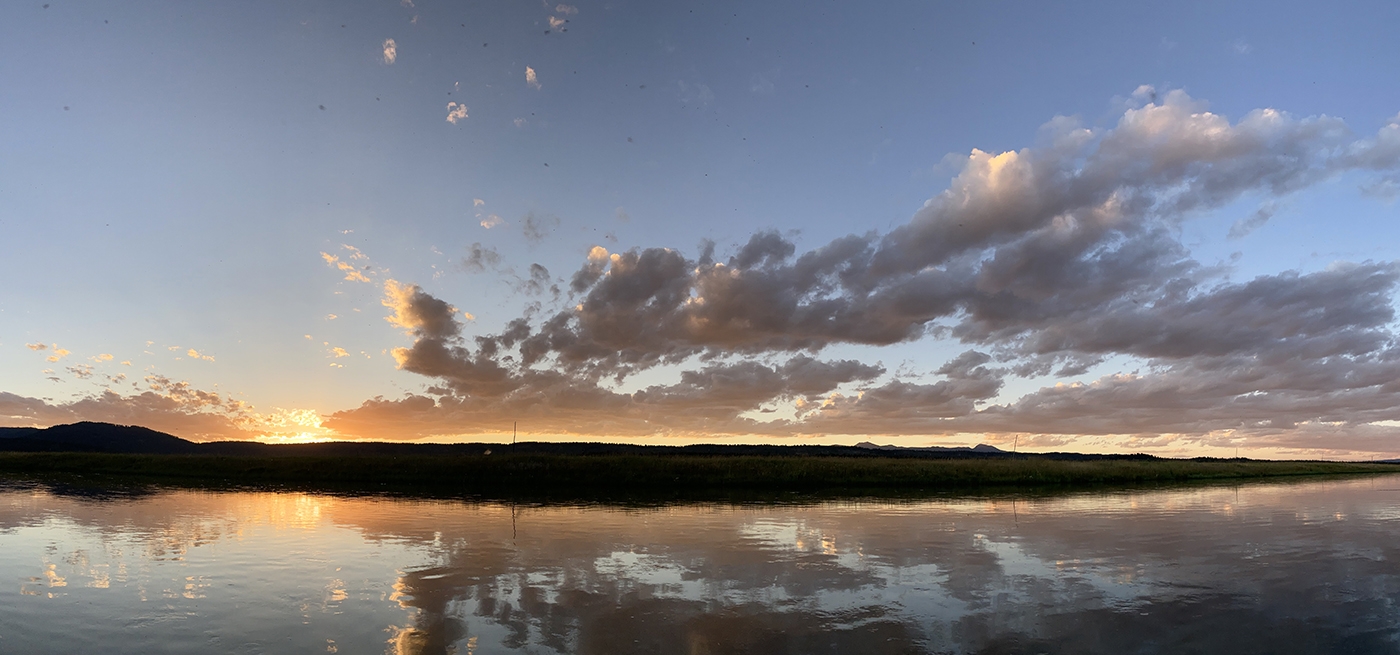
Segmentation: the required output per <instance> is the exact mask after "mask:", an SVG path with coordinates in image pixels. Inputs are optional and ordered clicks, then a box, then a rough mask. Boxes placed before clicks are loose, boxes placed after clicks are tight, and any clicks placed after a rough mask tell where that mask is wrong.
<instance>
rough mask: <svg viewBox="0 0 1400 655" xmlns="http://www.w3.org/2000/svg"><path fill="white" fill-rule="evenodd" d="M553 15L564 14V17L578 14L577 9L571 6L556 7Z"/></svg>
mask: <svg viewBox="0 0 1400 655" xmlns="http://www.w3.org/2000/svg"><path fill="white" fill-rule="evenodd" d="M554 13H556V14H564V15H565V16H574V15H577V14H578V7H575V6H573V5H558V6H556V7H555V8H554Z"/></svg>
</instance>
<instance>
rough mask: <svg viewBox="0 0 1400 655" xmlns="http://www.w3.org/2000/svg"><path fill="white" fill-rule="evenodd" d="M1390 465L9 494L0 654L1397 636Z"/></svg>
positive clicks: (690, 649) (609, 649)
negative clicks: (847, 486) (994, 481)
mask: <svg viewBox="0 0 1400 655" xmlns="http://www.w3.org/2000/svg"><path fill="white" fill-rule="evenodd" d="M1398 544H1400V477H1375V478H1364V479H1349V480H1341V481H1338V480H1315V481H1309V482H1303V483H1296V482H1295V483H1281V484H1280V483H1271V484H1250V485H1244V486H1240V487H1220V486H1215V487H1195V488H1181V489H1169V490H1156V491H1123V492H1113V493H1092V494H1077V495H1069V496H1063V497H1056V498H1009V497H1005V498H955V499H940V500H928V501H920V502H875V501H870V502H827V503H821V504H814V505H770V506H727V505H718V506H717V505H682V506H671V507H662V508H647V509H635V508H632V509H627V508H617V507H551V506H528V507H522V506H512V505H510V504H499V503H488V504H480V503H470V502H463V501H455V500H452V501H449V500H411V499H394V498H350V497H338V496H329V495H316V494H303V493H278V492H198V491H187V490H158V491H154V492H150V493H141V494H114V495H109V496H99V497H91V496H88V495H75V494H65V493H61V492H59V491H55V490H54V489H52V488H47V487H42V486H34V487H26V488H15V487H11V488H8V489H0V653H16V654H18V653H75V652H83V653H96V652H101V653H116V654H121V653H133V654H135V653H142V654H145V653H192V652H207V653H315V652H326V653H386V652H387V653H405V654H406V653H424V654H426V653H473V654H478V653H479V654H485V653H517V652H518V653H590V654H592V653H597V654H603V653H607V654H621V653H694V654H701V653H762V654H764V655H779V654H783V653H841V654H848V653H1115V654H1116V653H1224V652H1231V653H1387V652H1397V650H1400V550H1397V549H1400V545H1398Z"/></svg>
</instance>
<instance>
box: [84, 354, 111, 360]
mask: <svg viewBox="0 0 1400 655" xmlns="http://www.w3.org/2000/svg"><path fill="white" fill-rule="evenodd" d="M89 359H91V360H92V361H94V362H110V361H112V360H113V359H115V358H114V357H112V356H111V355H110V354H107V353H102V354H100V355H94V356H92V357H90V358H89Z"/></svg>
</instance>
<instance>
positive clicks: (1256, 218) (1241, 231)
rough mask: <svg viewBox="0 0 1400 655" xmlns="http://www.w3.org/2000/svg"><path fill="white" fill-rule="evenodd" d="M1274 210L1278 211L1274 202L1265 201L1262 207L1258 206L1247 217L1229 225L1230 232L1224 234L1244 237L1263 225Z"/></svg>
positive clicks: (1237, 237) (1232, 236) (1233, 237)
mask: <svg viewBox="0 0 1400 655" xmlns="http://www.w3.org/2000/svg"><path fill="white" fill-rule="evenodd" d="M1276 211H1278V208H1277V207H1275V206H1274V203H1272V202H1270V203H1265V204H1264V206H1263V207H1260V208H1259V209H1258V210H1256V211H1255V212H1254V213H1253V214H1252V215H1250V216H1249V217H1247V218H1241V219H1240V220H1238V221H1235V223H1234V225H1231V226H1230V233H1229V234H1228V235H1226V236H1228V237H1229V238H1231V239H1240V238H1243V237H1246V236H1248V235H1249V234H1250V233H1251V232H1253V231H1255V230H1257V229H1259V228H1261V227H1263V226H1264V224H1265V223H1267V222H1269V219H1271V218H1273V217H1274V212H1276Z"/></svg>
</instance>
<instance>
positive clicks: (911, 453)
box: [0, 421, 1156, 460]
mask: <svg viewBox="0 0 1400 655" xmlns="http://www.w3.org/2000/svg"><path fill="white" fill-rule="evenodd" d="M0 451H11V452H14V451H22V452H96V453H140V454H157V455H166V454H168V455H183V454H189V455H226V456H228V455H231V456H245V457H288V456H311V457H397V456H401V455H481V454H489V453H492V452H495V453H497V454H502V455H504V454H507V453H513V454H517V455H526V454H529V455H637V456H646V457H668V456H702V457H732V456H751V457H752V456H760V457H860V458H866V457H875V458H899V459H1051V460H1100V459H1106V460H1151V459H1156V458H1154V457H1152V456H1150V455H1141V454H1139V455H1089V454H1081V453H1010V452H1007V451H1004V450H1001V449H1000V448H997V447H995V446H989V445H986V444H979V445H977V446H973V447H970V448H969V447H965V446H963V447H948V448H945V447H938V446H927V447H915V448H905V447H901V446H889V445H886V446H881V445H877V444H874V443H871V442H862V443H860V444H858V445H855V446H817V445H801V444H793V445H737V444H692V445H689V446H650V445H635V444H617V443H597V442H568V443H544V442H537V441H536V442H521V443H518V444H501V443H455V444H431V443H428V444H419V443H404V442H384V441H377V442H348V441H340V442H327V443H310V444H285V445H269V444H264V443H257V442H253V441H219V442H212V443H195V442H193V441H186V440H184V439H181V438H179V437H176V436H174V435H170V434H166V433H164V432H157V431H155V430H152V429H149V428H143V427H140V426H135V425H113V424H111V423H94V422H91V421H84V422H82V423H72V424H69V425H55V426H53V427H51V428H43V429H39V428H0Z"/></svg>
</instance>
